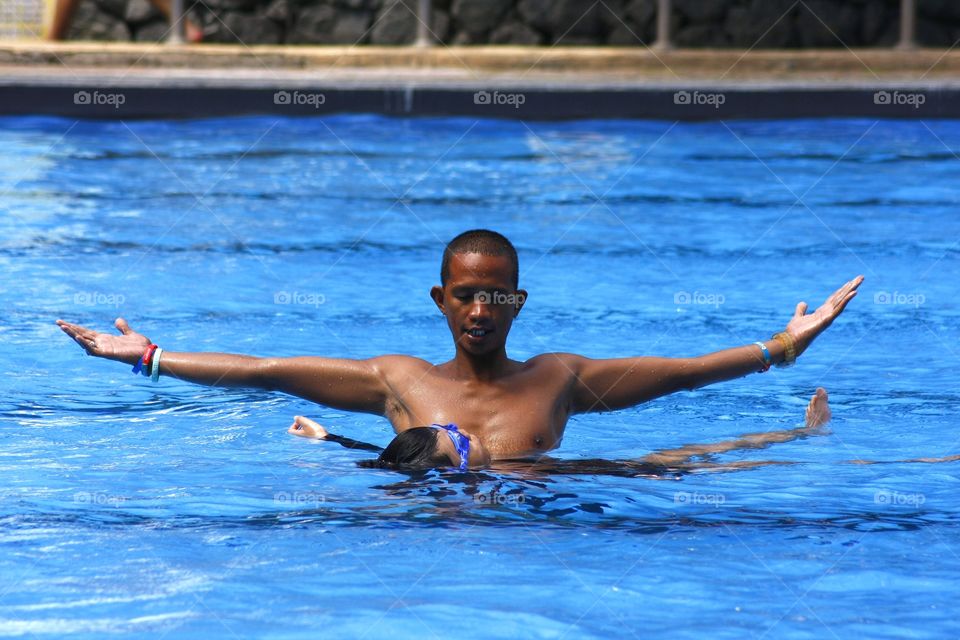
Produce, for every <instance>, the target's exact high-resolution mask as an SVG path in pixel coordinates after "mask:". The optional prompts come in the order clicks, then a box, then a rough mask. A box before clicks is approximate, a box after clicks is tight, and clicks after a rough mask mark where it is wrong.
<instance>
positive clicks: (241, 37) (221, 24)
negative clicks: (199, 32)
mask: <svg viewBox="0 0 960 640" xmlns="http://www.w3.org/2000/svg"><path fill="white" fill-rule="evenodd" d="M203 40H204V42H242V43H243V44H249V45H253V44H279V43H281V42H283V28H282V27H281V26H280V25H278V24H277V23H276V22H274V21H273V20H271V19H270V18H267V17H266V16H265V15H263V14H262V13H261V14H256V13H245V12H241V11H228V12H226V13H224V14H222V15H221V16H220V19H219V20H216V19H213V20H212V21H210V22H209V23H208V24H207V26H206V27H205V28H204V30H203Z"/></svg>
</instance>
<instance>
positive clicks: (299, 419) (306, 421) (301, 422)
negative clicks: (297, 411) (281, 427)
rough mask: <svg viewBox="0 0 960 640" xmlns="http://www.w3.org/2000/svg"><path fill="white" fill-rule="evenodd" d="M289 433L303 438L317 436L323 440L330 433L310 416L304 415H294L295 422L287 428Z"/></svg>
mask: <svg viewBox="0 0 960 640" xmlns="http://www.w3.org/2000/svg"><path fill="white" fill-rule="evenodd" d="M287 433H292V434H293V435H295V436H300V437H302V438H317V439H318V440H323V439H324V438H326V437H327V435H328V434H327V430H326V429H324V428H323V427H321V426H320V425H319V424H317V423H316V422H314V421H313V420H311V419H310V418H304V417H303V416H294V417H293V424H292V425H290V428H289V429H287Z"/></svg>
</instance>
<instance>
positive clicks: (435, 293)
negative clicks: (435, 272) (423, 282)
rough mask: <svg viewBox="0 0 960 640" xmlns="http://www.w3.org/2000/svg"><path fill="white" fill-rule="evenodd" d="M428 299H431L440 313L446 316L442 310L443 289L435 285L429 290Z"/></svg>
mask: <svg viewBox="0 0 960 640" xmlns="http://www.w3.org/2000/svg"><path fill="white" fill-rule="evenodd" d="M430 297H431V298H433V303H434V304H435V305H437V308H438V309H440V313H443V314H446V312H445V311H444V310H443V287H441V286H439V285H435V286H434V287H433V288H432V289H430Z"/></svg>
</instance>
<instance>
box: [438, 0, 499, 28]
mask: <svg viewBox="0 0 960 640" xmlns="http://www.w3.org/2000/svg"><path fill="white" fill-rule="evenodd" d="M512 5H513V0H483V1H482V2H478V1H477V0H454V2H453V5H452V6H451V9H450V13H451V15H452V16H453V19H454V20H455V21H456V23H457V25H458V26H459V28H460V30H461V31H467V32H469V33H470V34H471V35H473V36H478V35H484V34H487V33H489V32H490V31H492V30H493V29H495V28H497V27H498V26H500V25H501V23H502V21H503V18H504V16H505V15H506V14H507V12H508V11H509V10H510V7H511V6H512Z"/></svg>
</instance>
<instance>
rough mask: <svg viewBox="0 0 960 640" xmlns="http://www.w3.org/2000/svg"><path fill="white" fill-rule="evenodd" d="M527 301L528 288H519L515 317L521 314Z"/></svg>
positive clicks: (514, 308)
mask: <svg viewBox="0 0 960 640" xmlns="http://www.w3.org/2000/svg"><path fill="white" fill-rule="evenodd" d="M526 301H527V290H526V289H517V302H516V304H515V305H514V307H513V317H514V318H516V317H517V316H518V315H520V309H523V305H524V304H525V303H526Z"/></svg>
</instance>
